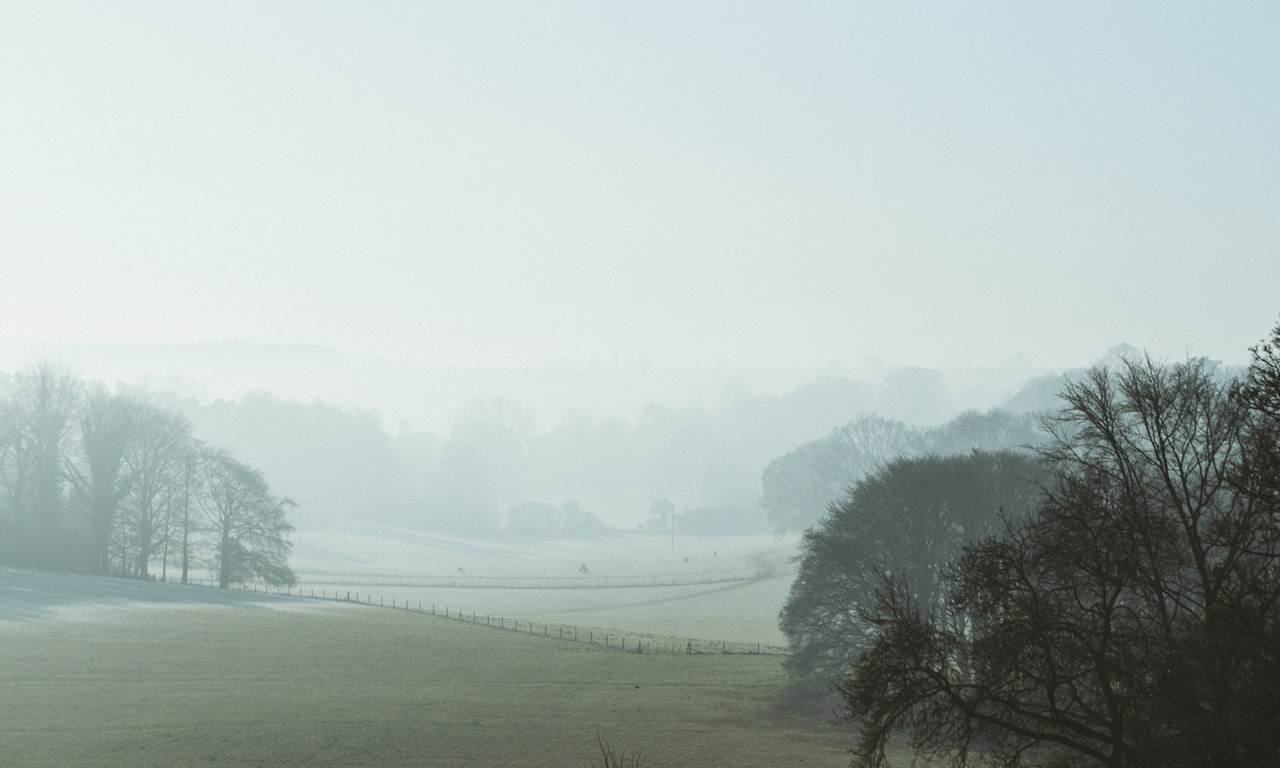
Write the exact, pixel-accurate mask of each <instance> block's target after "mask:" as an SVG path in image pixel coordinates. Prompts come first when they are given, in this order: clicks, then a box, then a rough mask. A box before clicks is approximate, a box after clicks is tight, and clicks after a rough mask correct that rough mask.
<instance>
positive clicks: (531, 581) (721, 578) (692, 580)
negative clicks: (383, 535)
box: [298, 569, 774, 589]
mask: <svg viewBox="0 0 1280 768" xmlns="http://www.w3.org/2000/svg"><path fill="white" fill-rule="evenodd" d="M773 575H774V572H773V570H772V569H766V570H758V571H753V572H750V573H747V572H740V573H735V574H723V573H721V574H715V575H709V576H703V577H693V576H690V577H680V576H672V577H653V576H650V577H609V576H523V577H518V578H510V577H499V576H462V577H456V576H394V575H371V576H349V575H341V574H332V575H323V574H319V575H318V574H311V575H306V576H300V577H299V578H298V583H299V584H302V585H314V586H323V585H328V586H346V585H351V586H356V585H359V586H367V587H430V588H445V589H642V588H653V587H690V586H698V585H702V584H729V583H733V582H737V581H757V580H759V579H767V578H770V577H772V576H773Z"/></svg>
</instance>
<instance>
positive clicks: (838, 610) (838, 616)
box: [780, 451, 1040, 685]
mask: <svg viewBox="0 0 1280 768" xmlns="http://www.w3.org/2000/svg"><path fill="white" fill-rule="evenodd" d="M1039 473H1040V467H1039V465H1038V464H1037V463H1036V462H1035V461H1034V460H1033V459H1032V458H1031V457H1029V456H1027V455H1025V454H1020V453H1014V452H1008V451H1002V452H997V453H985V452H978V451H975V452H972V453H970V454H969V455H967V456H952V457H945V458H944V457H938V456H925V457H921V458H910V459H898V460H896V461H894V462H891V463H890V464H889V465H887V466H886V467H884V468H883V469H881V470H880V471H878V472H876V473H875V474H873V475H871V476H870V477H868V478H866V479H864V480H862V481H861V482H859V483H858V484H857V485H856V486H854V487H853V489H851V490H850V491H849V493H848V494H847V495H846V496H845V498H844V499H843V500H841V501H840V502H839V503H836V504H832V505H831V508H830V510H829V512H828V515H827V517H826V519H825V520H824V521H823V522H822V524H821V525H820V526H817V527H815V528H813V529H810V530H809V531H808V532H806V533H805V537H804V543H803V548H802V554H801V557H800V569H799V572H798V574H797V575H796V579H795V582H794V583H793V584H792V587H791V593H790V595H789V596H788V598H787V602H786V605H785V606H784V607H783V609H782V614H781V617H780V626H781V628H782V631H783V632H784V633H785V634H786V635H787V638H788V640H789V641H790V645H791V652H792V655H791V657H790V658H789V659H788V661H787V667H788V670H789V671H790V672H791V674H792V675H793V677H794V678H795V679H796V680H797V681H798V682H810V683H814V684H818V685H828V684H829V683H830V681H831V680H833V679H836V678H838V677H839V676H841V675H842V674H844V672H845V671H846V670H847V669H848V668H849V666H850V665H851V664H853V663H854V661H855V660H856V659H857V658H858V656H859V654H861V653H862V652H863V651H864V650H866V649H867V648H868V647H870V645H871V643H872V642H873V637H874V631H875V625H874V623H872V622H868V621H867V620H866V618H865V614H866V613H867V612H868V611H870V610H871V609H872V607H873V606H872V601H873V599H874V596H875V594H876V590H877V588H878V586H879V585H880V584H881V583H882V581H883V580H884V579H886V578H892V579H894V580H895V581H897V582H901V583H910V584H911V589H912V590H913V591H912V593H911V595H910V597H911V600H912V603H913V605H918V606H920V608H921V609H923V610H927V611H936V610H938V609H940V608H941V607H942V606H943V605H944V604H945V603H946V600H947V598H948V589H949V586H948V584H947V583H946V581H945V579H944V578H943V569H944V567H945V565H946V564H947V563H948V562H950V561H951V560H952V559H954V558H955V557H957V556H958V555H959V554H960V552H961V548H962V547H963V546H964V545H965V544H967V543H970V542H972V541H976V540H978V539H980V538H982V537H984V536H987V535H990V534H991V533H993V532H995V531H996V530H998V529H999V528H1000V526H1001V524H1002V523H1001V514H1002V513H1003V515H1004V517H1006V518H1017V517H1020V516H1022V515H1024V514H1025V513H1026V512H1027V511H1029V509H1030V508H1031V507H1032V506H1033V505H1034V504H1035V502H1036V500H1037V497H1038V491H1037V489H1036V487H1035V484H1034V483H1035V481H1036V479H1037V478H1038V476H1039Z"/></svg>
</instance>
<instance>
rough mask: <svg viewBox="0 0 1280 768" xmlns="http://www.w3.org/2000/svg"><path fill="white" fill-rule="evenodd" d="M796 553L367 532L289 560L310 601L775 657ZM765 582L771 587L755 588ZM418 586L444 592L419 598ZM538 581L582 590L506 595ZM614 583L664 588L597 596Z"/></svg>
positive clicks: (730, 540) (717, 543) (338, 536)
mask: <svg viewBox="0 0 1280 768" xmlns="http://www.w3.org/2000/svg"><path fill="white" fill-rule="evenodd" d="M795 551H796V542H795V541H794V540H787V541H780V540H777V539H775V538H774V537H772V536H739V537H718V538H714V537H694V536H690V537H681V538H678V539H677V540H676V542H675V546H674V547H673V546H672V544H671V541H670V539H669V538H667V537H665V536H661V535H652V534H639V533H630V534H617V535H611V536H607V537H602V538H599V539H589V540H568V541H536V540H535V541H528V540H524V541H522V540H496V541H495V540H489V541H483V540H481V541H477V540H467V539H456V538H449V537H445V536H440V535H434V534H427V533H422V532H417V531H409V530H404V529H387V528H380V527H378V526H369V525H365V524H361V525H358V526H356V525H353V526H351V527H350V528H347V529H344V528H343V527H342V526H340V525H335V526H332V527H330V528H328V529H320V530H311V531H308V532H307V533H305V534H304V535H303V536H302V540H301V542H300V543H299V545H298V548H297V549H296V550H295V553H294V557H293V559H292V560H293V563H294V566H295V568H296V569H297V571H298V575H299V577H300V579H301V581H302V583H301V587H302V589H303V594H312V593H314V594H315V595H317V596H320V595H322V594H324V595H327V596H332V595H333V594H335V593H337V594H339V595H343V596H345V595H347V594H350V595H352V596H355V595H360V596H361V599H362V600H367V599H369V597H370V596H372V599H373V600H374V602H377V601H378V600H379V599H382V600H383V601H384V602H386V603H388V604H389V603H390V602H391V601H392V600H395V601H397V603H400V604H403V603H405V601H408V603H409V604H410V605H413V606H417V605H419V604H421V605H423V606H424V607H425V608H427V609H429V608H430V606H432V605H435V606H437V607H439V608H440V609H444V608H445V607H448V608H449V609H451V610H453V611H457V610H463V611H467V612H475V613H477V614H479V615H481V616H484V615H485V614H491V615H494V616H505V617H507V618H514V619H522V620H524V621H530V620H533V621H536V622H554V623H559V624H565V625H574V626H578V627H593V628H601V629H606V630H618V631H626V632H647V633H652V634H660V635H668V636H672V637H681V638H695V639H699V638H700V639H704V640H708V641H729V642H731V643H739V644H750V645H755V644H757V643H759V644H763V645H766V646H775V647H778V646H785V645H786V638H785V637H784V636H783V635H782V633H781V631H779V629H778V612H779V611H780V610H781V609H782V606H783V603H784V602H785V601H786V597H787V592H788V590H789V589H790V586H791V580H792V569H793V564H792V558H793V557H794V554H795ZM582 563H589V564H590V571H591V573H590V575H589V576H586V577H583V576H581V575H580V574H579V572H578V568H579V566H580V565H581V564H582ZM762 573H769V574H772V575H771V576H769V577H768V578H755V577H756V576H758V575H760V574H762ZM421 577H428V578H431V579H434V580H436V582H437V583H436V584H435V585H433V586H414V585H413V582H414V580H415V579H418V578H421ZM535 579H536V580H541V581H539V582H537V583H542V584H546V583H558V581H559V580H563V581H564V582H566V583H568V584H571V585H576V586H577V587H578V588H564V589H546V588H543V589H528V588H525V589H510V588H503V587H502V584H503V582H504V580H512V581H516V582H519V581H521V580H535ZM439 580H443V581H445V582H447V583H452V582H456V586H452V587H450V586H442V585H440V584H439V583H438V582H439ZM615 580H622V581H630V582H634V583H642V584H643V583H654V584H658V585H659V586H645V587H602V586H600V585H602V584H609V583H613V582H614V581H615ZM669 583H674V584H675V586H666V585H667V584H669Z"/></svg>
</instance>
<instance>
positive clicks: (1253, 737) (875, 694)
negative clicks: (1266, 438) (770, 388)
mask: <svg viewBox="0 0 1280 768" xmlns="http://www.w3.org/2000/svg"><path fill="white" fill-rule="evenodd" d="M1235 390H1236V388H1234V387H1233V386H1232V383H1231V382H1230V381H1229V380H1227V379H1226V378H1225V377H1223V376H1221V375H1219V374H1218V373H1217V372H1216V371H1215V367H1214V366H1213V365H1212V364H1210V363H1208V362H1206V361H1203V360H1191V361H1188V362H1186V363H1183V364H1180V365H1173V366H1163V365H1158V364H1155V363H1153V362H1152V361H1150V360H1148V359H1136V358H1133V357H1128V358H1124V359H1122V360H1121V361H1120V362H1119V363H1118V364H1117V367H1115V368H1107V367H1099V368H1094V369H1091V370H1089V371H1087V372H1086V373H1085V374H1084V375H1083V376H1082V377H1081V378H1079V379H1078V380H1076V381H1074V382H1073V383H1070V384H1068V386H1067V387H1066V389H1065V391H1064V392H1063V398H1064V401H1065V407H1064V408H1063V410H1062V411H1061V412H1060V413H1059V414H1058V415H1057V416H1055V417H1053V418H1051V419H1050V420H1048V422H1047V424H1046V427H1047V429H1048V430H1049V432H1050V434H1051V436H1052V439H1051V442H1050V444H1049V445H1048V446H1047V447H1046V448H1045V449H1044V450H1043V453H1044V456H1045V457H1046V458H1047V459H1048V460H1049V461H1050V462H1052V464H1053V466H1054V478H1053V481H1052V482H1051V483H1048V484H1046V486H1045V491H1046V495H1045V500H1044V503H1043V505H1042V507H1041V509H1040V510H1039V511H1038V513H1037V514H1036V515H1034V516H1033V517H1032V518H1030V519H1028V520H1027V521H1025V522H1024V523H1020V524H1010V525H1009V526H1008V527H1007V529H1006V530H1005V531H1004V533H1003V534H1002V535H1000V536H994V537H991V538H989V539H987V540H985V541H983V542H981V543H980V544H978V545H977V546H975V547H973V548H971V549H970V550H969V551H968V552H967V553H966V555H965V556H964V557H963V558H962V559H961V560H960V561H959V562H958V563H957V564H956V566H955V567H954V570H952V571H951V573H950V576H949V577H948V581H949V583H950V587H951V590H952V598H951V600H950V601H949V603H948V605H947V606H946V613H947V615H950V616H960V617H962V619H963V621H961V622H960V623H958V624H957V623H955V622H944V621H943V620H942V618H941V617H942V614H940V613H939V612H936V611H930V610H928V608H927V606H924V605H922V604H921V603H920V602H919V601H918V600H917V599H916V593H915V590H914V589H913V588H912V585H911V583H910V581H909V580H908V579H903V578H898V577H897V576H896V575H894V576H893V577H891V578H887V579H885V580H884V581H883V583H882V585H881V588H880V590H879V597H878V600H877V603H876V605H875V607H874V609H873V610H872V611H869V612H868V614H867V620H868V621H869V622H871V624H872V625H873V626H875V627H876V632H875V642H874V645H873V646H872V647H871V649H870V650H868V651H867V652H866V653H865V654H863V655H862V656H860V657H859V658H858V660H857V662H856V664H855V666H854V667H853V670H852V672H851V674H850V675H849V676H848V677H847V678H846V679H845V680H844V681H843V683H842V684H841V691H842V694H843V696H844V698H845V701H846V703H847V704H848V705H849V707H850V712H851V715H852V717H853V718H854V719H855V720H857V721H859V722H860V723H861V724H862V742H861V745H860V747H859V749H858V751H857V753H856V754H857V755H858V760H857V762H858V764H860V765H883V764H884V761H885V746H886V745H887V744H888V741H889V738H890V736H891V735H893V734H895V733H905V734H906V735H908V736H909V737H910V739H911V741H912V743H913V745H914V746H915V747H916V749H917V750H919V751H920V752H922V753H932V754H935V755H936V754H939V753H946V754H948V755H950V756H951V760H952V762H953V764H956V765H968V764H978V763H984V764H985V763H992V764H999V765H1008V766H1013V765H1022V764H1025V763H1024V762H1023V761H1034V762H1036V763H1037V764H1045V765H1059V764H1061V765H1066V764H1071V765H1098V766H1108V767H1110V768H1130V767H1136V766H1201V765H1232V766H1271V765H1275V764H1276V760H1277V755H1280V573H1278V569H1280V519H1278V518H1277V515H1276V512H1277V505H1276V503H1275V502H1276V496H1275V493H1274V492H1268V491H1267V490H1266V489H1267V488H1268V487H1272V488H1274V485H1275V480H1276V478H1275V477H1274V476H1270V477H1268V476H1267V473H1268V472H1270V471H1273V470H1269V469H1268V468H1267V465H1266V464H1265V462H1258V461H1256V460H1255V457H1254V455H1253V453H1252V448H1251V445H1250V442H1249V440H1248V439H1247V438H1248V435H1249V434H1250V428H1251V423H1252V422H1251V420H1252V419H1253V418H1254V417H1253V416H1252V415H1251V414H1250V412H1249V410H1248V409H1247V408H1246V407H1245V405H1244V404H1243V403H1244V400H1243V399H1242V398H1240V397H1233V396H1232V394H1233V391H1235ZM1274 415H1275V414H1274V413H1272V417H1274Z"/></svg>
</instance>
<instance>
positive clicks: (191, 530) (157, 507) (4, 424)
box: [0, 363, 294, 588]
mask: <svg viewBox="0 0 1280 768" xmlns="http://www.w3.org/2000/svg"><path fill="white" fill-rule="evenodd" d="M292 505H293V502H291V501H290V500H289V499H287V498H282V497H277V496H275V495H273V494H272V492H271V490H270V488H269V486H268V484H267V481H266V479H265V477H264V476H263V474H262V473H261V472H260V471H258V470H256V469H254V468H252V467H250V466H248V465H246V464H244V463H243V462H241V461H239V460H237V459H236V458H235V457H234V456H233V455H232V454H231V453H230V452H228V451H226V450H222V449H218V448H214V447H211V446H208V445H206V444H204V443H203V442H201V441H200V440H198V439H196V437H195V436H194V435H193V431H192V426H191V422H190V421H189V420H188V419H187V418H185V417H184V416H182V415H180V414H178V413H177V412H176V411H173V410H170V409H165V408H161V407H158V406H156V405H153V404H151V403H150V402H149V401H148V400H147V399H145V398H143V397H141V396H137V395H134V394H130V393H128V392H114V393H113V392H110V391H108V390H107V389H106V388H105V387H103V386H102V385H100V384H92V383H86V382H84V381H82V380H80V379H79V378H78V377H76V376H75V375H74V374H73V373H71V372H70V371H69V370H68V369H67V368H65V367H63V366H61V365H58V364H55V363H40V364H37V365H36V366H34V367H33V368H31V369H30V370H28V371H26V372H24V373H21V374H18V375H17V376H15V377H14V378H13V380H12V381H11V383H10V387H9V391H8V392H7V393H6V394H5V395H4V397H3V399H0V563H3V564H6V565H11V566H18V567H27V568H41V569H50V570H60V571H72V572H79V573H92V574H102V575H116V576H127V577H132V578H155V577H157V576H159V577H161V578H164V579H178V580H181V581H182V582H184V583H185V582H186V581H187V580H188V577H189V574H190V572H191V571H192V570H193V569H195V568H206V567H207V568H208V569H209V570H210V571H212V572H213V573H216V574H217V579H218V583H219V586H221V587H223V588H225V587H227V586H228V585H229V584H232V583H235V582H239V581H244V580H247V579H250V578H258V579H263V580H265V581H267V582H269V583H272V584H292V583H294V575H293V572H292V571H291V570H290V568H289V565H288V554H289V550H290V547H291V544H290V541H289V534H290V533H291V532H292V530H293V527H292V526H291V525H290V523H289V522H288V520H287V519H286V516H285V513H286V511H287V510H288V509H289V508H290V507H291V506H292Z"/></svg>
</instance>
